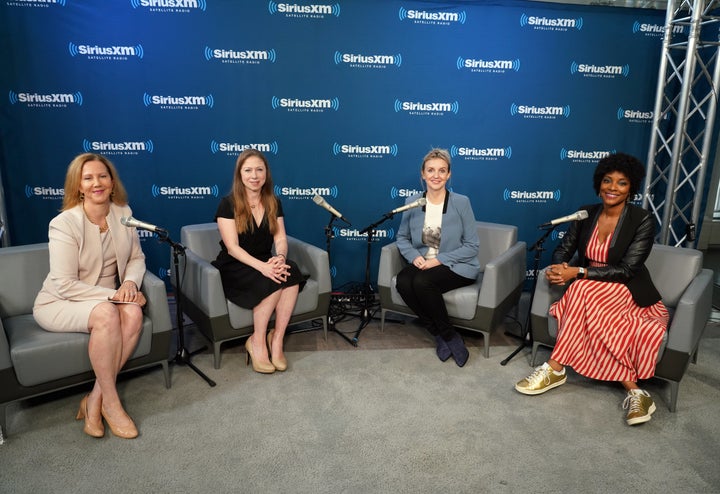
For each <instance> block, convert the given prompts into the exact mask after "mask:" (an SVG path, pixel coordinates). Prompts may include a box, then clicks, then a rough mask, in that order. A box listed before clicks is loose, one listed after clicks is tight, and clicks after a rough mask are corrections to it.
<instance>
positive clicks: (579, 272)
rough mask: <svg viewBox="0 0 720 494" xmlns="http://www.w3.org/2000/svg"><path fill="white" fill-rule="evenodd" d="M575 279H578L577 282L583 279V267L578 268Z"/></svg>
mask: <svg viewBox="0 0 720 494" xmlns="http://www.w3.org/2000/svg"><path fill="white" fill-rule="evenodd" d="M577 278H578V279H579V280H581V279H583V278H585V268H584V267H582V266H580V267H579V268H578V274H577Z"/></svg>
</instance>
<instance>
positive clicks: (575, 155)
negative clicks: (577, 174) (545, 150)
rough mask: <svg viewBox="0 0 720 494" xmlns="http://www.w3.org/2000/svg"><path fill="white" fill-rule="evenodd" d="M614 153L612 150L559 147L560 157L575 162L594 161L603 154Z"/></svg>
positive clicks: (603, 155)
mask: <svg viewBox="0 0 720 494" xmlns="http://www.w3.org/2000/svg"><path fill="white" fill-rule="evenodd" d="M613 153H615V150H614V149H613V150H612V151H582V150H578V149H565V148H562V149H560V159H561V160H570V161H573V162H575V163H596V162H598V161H599V160H601V159H602V158H604V157H605V156H608V155H610V154H613Z"/></svg>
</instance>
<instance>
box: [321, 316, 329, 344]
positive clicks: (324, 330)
mask: <svg viewBox="0 0 720 494" xmlns="http://www.w3.org/2000/svg"><path fill="white" fill-rule="evenodd" d="M327 321H328V319H327V316H322V324H323V334H324V335H325V341H327V331H328V330H327V324H328V323H327Z"/></svg>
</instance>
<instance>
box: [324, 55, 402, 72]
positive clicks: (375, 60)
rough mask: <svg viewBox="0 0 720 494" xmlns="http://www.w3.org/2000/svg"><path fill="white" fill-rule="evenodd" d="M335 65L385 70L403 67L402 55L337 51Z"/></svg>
mask: <svg viewBox="0 0 720 494" xmlns="http://www.w3.org/2000/svg"><path fill="white" fill-rule="evenodd" d="M333 60H334V61H335V65H340V64H342V63H344V64H348V65H349V66H350V67H358V68H377V69H384V68H387V66H388V65H395V66H396V67H400V66H401V65H402V55H401V54H400V53H398V54H397V55H363V54H360V53H340V52H339V51H335V55H334V56H333Z"/></svg>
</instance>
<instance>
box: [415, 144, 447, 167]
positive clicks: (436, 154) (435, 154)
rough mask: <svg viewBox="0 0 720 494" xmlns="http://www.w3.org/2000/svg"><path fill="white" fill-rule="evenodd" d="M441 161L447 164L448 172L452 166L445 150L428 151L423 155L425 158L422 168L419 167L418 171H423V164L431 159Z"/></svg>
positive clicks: (433, 149) (434, 149)
mask: <svg viewBox="0 0 720 494" xmlns="http://www.w3.org/2000/svg"><path fill="white" fill-rule="evenodd" d="M435 158H438V159H441V160H443V161H444V162H445V163H447V166H448V171H450V165H451V164H452V159H451V158H450V153H449V152H448V150H447V149H442V148H432V149H431V150H430V151H428V154H426V155H425V157H424V158H423V160H422V166H421V167H420V171H424V170H425V163H427V162H428V161H429V160H431V159H435Z"/></svg>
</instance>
